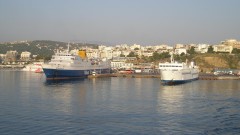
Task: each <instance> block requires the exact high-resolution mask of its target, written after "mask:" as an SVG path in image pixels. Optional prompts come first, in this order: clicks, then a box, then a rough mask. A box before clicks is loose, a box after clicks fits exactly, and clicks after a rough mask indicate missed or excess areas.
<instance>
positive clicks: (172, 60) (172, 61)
mask: <svg viewBox="0 0 240 135" xmlns="http://www.w3.org/2000/svg"><path fill="white" fill-rule="evenodd" d="M171 63H174V58H173V52H171Z"/></svg>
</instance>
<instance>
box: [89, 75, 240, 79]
mask: <svg viewBox="0 0 240 135" xmlns="http://www.w3.org/2000/svg"><path fill="white" fill-rule="evenodd" d="M104 77H124V78H161V76H160V74H120V73H114V74H95V75H89V76H88V78H104ZM199 80H240V77H239V76H236V75H213V74H203V73H200V74H199Z"/></svg>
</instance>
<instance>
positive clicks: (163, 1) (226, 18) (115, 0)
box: [0, 0, 240, 45]
mask: <svg viewBox="0 0 240 135" xmlns="http://www.w3.org/2000/svg"><path fill="white" fill-rule="evenodd" d="M239 7H240V0H0V42H8V41H21V40H53V41H64V42H73V41H74V42H88V43H101V44H106V45H116V44H125V43H126V44H140V45H159V44H168V45H174V44H177V43H182V44H190V43H195V44H199V43H208V44H219V43H220V42H221V41H223V40H226V39H237V40H240V16H239V13H240V8H239Z"/></svg>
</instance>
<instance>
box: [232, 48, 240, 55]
mask: <svg viewBox="0 0 240 135" xmlns="http://www.w3.org/2000/svg"><path fill="white" fill-rule="evenodd" d="M232 53H233V54H240V49H237V48H233V50H232Z"/></svg>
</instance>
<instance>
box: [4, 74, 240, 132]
mask: <svg viewBox="0 0 240 135" xmlns="http://www.w3.org/2000/svg"><path fill="white" fill-rule="evenodd" d="M0 134H1V135H5V134H6V135H15V134H17V135H21V134H31V135H32V134H41V135H53V134H56V135H61V134H64V135H66V134H70V135H72V134H74V135H79V134H92V135H99V134H104V135H105V134H110V135H112V134H116V135H119V134H124V135H125V134H137V135H141V134H147V135H149V134H157V135H159V134H167V135H168V134H194V135H195V134H240V83H239V80H197V81H193V82H190V83H186V84H182V85H176V86H165V85H162V84H161V83H160V79H158V78H122V77H112V78H95V79H88V78H85V79H80V80H65V81H46V78H45V75H44V74H38V73H32V72H21V71H0Z"/></svg>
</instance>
